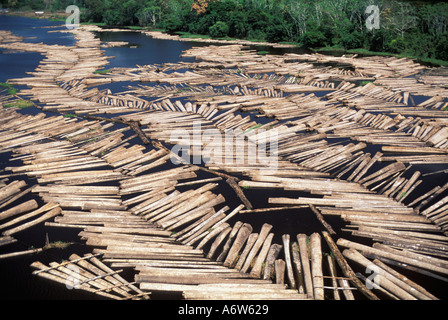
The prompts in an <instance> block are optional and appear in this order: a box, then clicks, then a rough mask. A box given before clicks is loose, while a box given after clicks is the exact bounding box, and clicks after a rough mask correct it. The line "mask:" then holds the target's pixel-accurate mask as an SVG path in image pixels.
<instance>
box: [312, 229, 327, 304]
mask: <svg viewBox="0 0 448 320" xmlns="http://www.w3.org/2000/svg"><path fill="white" fill-rule="evenodd" d="M310 247H311V274H312V277H313V278H312V279H313V288H314V299H315V300H324V278H323V272H322V248H321V240H320V235H319V234H318V233H316V232H315V233H313V234H311V236H310Z"/></svg>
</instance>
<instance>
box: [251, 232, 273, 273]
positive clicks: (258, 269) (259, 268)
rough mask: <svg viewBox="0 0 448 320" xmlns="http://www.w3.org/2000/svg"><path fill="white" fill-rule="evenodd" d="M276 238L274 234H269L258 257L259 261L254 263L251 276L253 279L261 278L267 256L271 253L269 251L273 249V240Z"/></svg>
mask: <svg viewBox="0 0 448 320" xmlns="http://www.w3.org/2000/svg"><path fill="white" fill-rule="evenodd" d="M273 237H274V234H273V233H269V234H268V236H267V237H266V239H265V241H264V243H263V246H262V248H261V250H260V253H259V254H258V256H257V259H256V260H255V262H254V266H253V267H252V270H251V272H250V276H251V277H253V278H260V277H261V272H262V268H263V263H265V261H266V258H267V255H268V253H269V249H270V248H271V243H272V238H273Z"/></svg>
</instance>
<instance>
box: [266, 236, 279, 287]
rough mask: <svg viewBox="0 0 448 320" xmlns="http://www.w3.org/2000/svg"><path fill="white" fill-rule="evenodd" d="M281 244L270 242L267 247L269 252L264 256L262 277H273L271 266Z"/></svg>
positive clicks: (268, 278) (267, 278)
mask: <svg viewBox="0 0 448 320" xmlns="http://www.w3.org/2000/svg"><path fill="white" fill-rule="evenodd" d="M281 249H282V246H281V245H280V244H272V245H271V247H270V248H269V252H268V254H267V256H266V261H265V267H264V271H263V279H264V280H270V279H272V278H273V268H274V264H275V260H277V257H278V255H279V254H280V251H281Z"/></svg>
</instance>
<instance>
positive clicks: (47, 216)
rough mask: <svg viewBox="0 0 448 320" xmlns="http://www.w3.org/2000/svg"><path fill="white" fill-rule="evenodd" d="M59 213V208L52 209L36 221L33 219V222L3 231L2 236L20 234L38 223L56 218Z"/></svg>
mask: <svg viewBox="0 0 448 320" xmlns="http://www.w3.org/2000/svg"><path fill="white" fill-rule="evenodd" d="M60 213H61V208H60V207H56V208H54V209H52V210H50V211H48V212H47V213H45V214H44V215H42V216H41V217H39V218H37V219H35V220H33V221H30V222H27V223H24V224H22V225H20V226H17V227H15V228H12V229H9V230H6V231H3V233H2V234H3V235H5V236H10V235H12V234H15V233H17V232H20V231H23V230H25V229H28V228H30V227H32V226H35V225H36V224H39V223H41V222H44V221H46V220H49V219H51V218H54V217H56V216H57V215H59V214H60Z"/></svg>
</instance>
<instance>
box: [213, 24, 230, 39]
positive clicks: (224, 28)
mask: <svg viewBox="0 0 448 320" xmlns="http://www.w3.org/2000/svg"><path fill="white" fill-rule="evenodd" d="M209 34H210V36H212V37H213V38H221V37H225V36H227V35H228V34H229V26H228V25H227V23H225V22H223V21H217V22H216V23H215V24H214V25H213V26H211V27H210V28H209Z"/></svg>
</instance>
